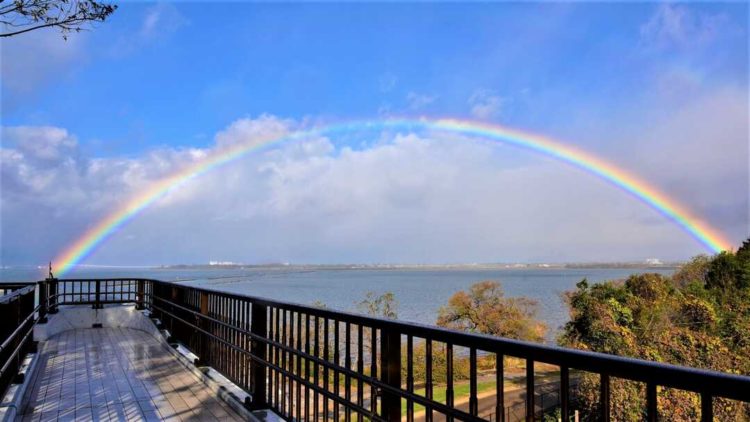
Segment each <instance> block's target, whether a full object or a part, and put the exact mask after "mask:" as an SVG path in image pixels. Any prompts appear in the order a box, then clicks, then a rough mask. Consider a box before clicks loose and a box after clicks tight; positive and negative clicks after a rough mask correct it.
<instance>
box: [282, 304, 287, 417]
mask: <svg viewBox="0 0 750 422" xmlns="http://www.w3.org/2000/svg"><path fill="white" fill-rule="evenodd" d="M281 312H282V316H281V325H282V331H281V344H283V345H285V346H286V345H287V344H286V340H287V338H286V327H287V326H286V309H282V310H281ZM286 360H287V351H286V350H282V352H281V368H282V369H283V370H285V371H286V370H287V367H286ZM286 384H287V375H286V374H282V377H281V414H282V415H286Z"/></svg>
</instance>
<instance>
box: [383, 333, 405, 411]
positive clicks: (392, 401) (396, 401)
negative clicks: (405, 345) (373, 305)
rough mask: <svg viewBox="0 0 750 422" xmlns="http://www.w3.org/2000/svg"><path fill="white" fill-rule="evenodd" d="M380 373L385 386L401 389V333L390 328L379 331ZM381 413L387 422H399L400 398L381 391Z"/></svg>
mask: <svg viewBox="0 0 750 422" xmlns="http://www.w3.org/2000/svg"><path fill="white" fill-rule="evenodd" d="M380 371H381V374H382V378H383V379H382V381H383V382H384V383H385V384H387V385H389V386H391V387H393V388H401V333H399V332H398V331H396V330H394V329H392V328H391V329H388V328H383V329H382V330H381V334H380ZM381 413H382V414H381V416H382V417H383V418H384V419H387V420H389V421H398V420H401V397H400V396H399V395H398V394H394V393H392V392H390V391H383V394H382V400H381Z"/></svg>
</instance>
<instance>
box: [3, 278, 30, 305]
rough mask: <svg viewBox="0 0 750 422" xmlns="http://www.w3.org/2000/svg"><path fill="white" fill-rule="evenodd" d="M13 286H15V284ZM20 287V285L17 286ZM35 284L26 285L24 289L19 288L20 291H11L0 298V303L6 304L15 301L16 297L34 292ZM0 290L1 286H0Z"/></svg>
mask: <svg viewBox="0 0 750 422" xmlns="http://www.w3.org/2000/svg"><path fill="white" fill-rule="evenodd" d="M13 285H16V284H15V283H14V284H13ZM18 285H19V286H20V284H18ZM35 286H36V284H35V283H31V284H26V285H24V287H21V288H20V289H16V290H13V291H12V292H10V293H8V294H5V295H2V296H0V303H8V302H10V301H12V300H16V299H17V298H18V297H20V296H22V295H24V294H26V293H28V292H30V291H32V290H34V288H35ZM0 288H2V285H0Z"/></svg>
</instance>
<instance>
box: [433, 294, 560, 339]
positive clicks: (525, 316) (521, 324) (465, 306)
mask: <svg viewBox="0 0 750 422" xmlns="http://www.w3.org/2000/svg"><path fill="white" fill-rule="evenodd" d="M537 310H538V304H537V302H536V301H534V300H533V299H529V298H525V297H505V294H504V293H503V288H502V286H501V285H500V283H498V282H496V281H481V282H479V283H476V284H474V285H472V286H471V287H469V289H468V291H459V292H457V293H455V294H454V295H453V296H451V298H450V299H449V300H448V304H447V305H446V306H443V307H442V308H440V311H439V312H438V319H437V325H439V326H441V327H447V328H453V329H457V330H462V331H468V332H473V333H481V334H490V335H493V336H500V337H508V338H513V339H518V340H532V341H542V340H543V339H544V334H545V333H546V332H547V326H546V325H544V323H542V322H540V321H538V320H537V319H536V314H537Z"/></svg>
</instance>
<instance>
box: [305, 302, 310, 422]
mask: <svg viewBox="0 0 750 422" xmlns="http://www.w3.org/2000/svg"><path fill="white" fill-rule="evenodd" d="M305 353H306V354H307V355H310V314H305ZM305 381H308V382H309V381H310V360H309V359H305ZM305 420H306V421H308V420H310V387H308V386H307V385H305Z"/></svg>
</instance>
